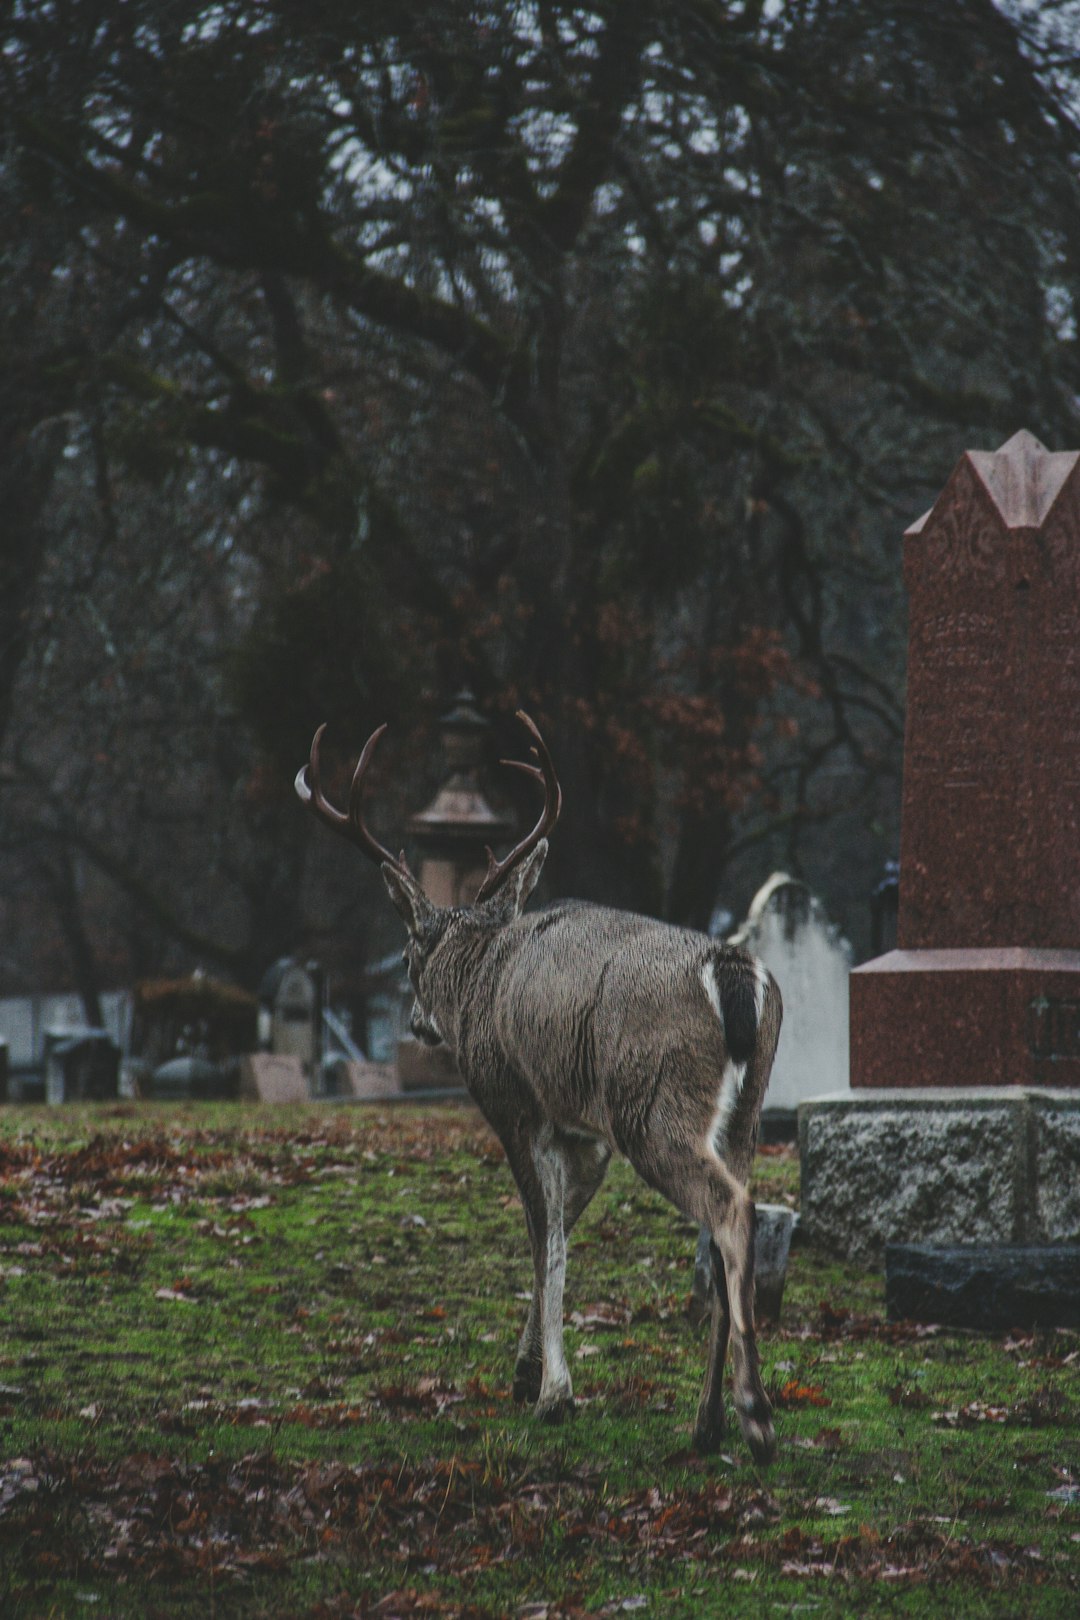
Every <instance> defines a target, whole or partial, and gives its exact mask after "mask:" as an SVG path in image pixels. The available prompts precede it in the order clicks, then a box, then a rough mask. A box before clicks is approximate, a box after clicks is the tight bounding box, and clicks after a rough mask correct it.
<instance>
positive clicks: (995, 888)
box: [851, 433, 1080, 1088]
mask: <svg viewBox="0 0 1080 1620" xmlns="http://www.w3.org/2000/svg"><path fill="white" fill-rule="evenodd" d="M904 578H905V583H906V585H907V589H908V595H909V601H910V630H909V644H908V698H907V731H906V737H905V748H904V785H903V804H902V821H901V840H900V909H899V917H898V926H897V949H896V950H895V951H891V952H890V953H889V954H888V955H886V956H882V957H879V958H877V960H876V961H873V962H868V963H866V964H865V966H863V967H861V968H859V969H857V970H856V972H855V973H854V974H853V975H852V980H851V1083H852V1086H853V1087H895V1086H900V1087H904V1086H907V1087H913V1086H1016V1085H1020V1086H1046V1087H1068V1088H1080V451H1069V452H1063V453H1053V452H1050V451H1048V450H1046V449H1045V448H1044V447H1043V446H1042V445H1041V444H1040V443H1039V442H1038V440H1037V439H1035V438H1033V437H1032V435H1031V434H1030V433H1018V434H1016V435H1015V437H1014V438H1012V439H1010V440H1009V441H1008V443H1007V444H1005V445H1003V446H1002V447H1001V449H1000V450H997V451H994V452H984V451H969V452H968V453H967V454H966V455H964V456H963V457H962V458H961V460H960V462H959V464H958V466H957V467H956V469H955V471H954V472H953V474H952V477H951V478H950V479H949V482H948V483H947V484H946V486H945V488H944V490H943V491H942V493H941V495H940V496H939V497H938V499H937V501H936V502H935V503H934V505H933V507H932V508H931V509H930V511H929V512H928V513H927V514H926V516H925V517H923V518H921V519H920V521H919V522H918V523H916V524H914V525H913V527H912V528H910V529H909V530H908V531H907V534H906V535H905V536H904Z"/></svg>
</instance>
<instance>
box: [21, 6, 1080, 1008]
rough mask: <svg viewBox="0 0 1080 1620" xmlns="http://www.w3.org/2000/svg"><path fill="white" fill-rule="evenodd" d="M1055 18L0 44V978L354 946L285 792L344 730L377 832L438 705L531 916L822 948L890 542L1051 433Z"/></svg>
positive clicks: (884, 616)
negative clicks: (752, 934)
mask: <svg viewBox="0 0 1080 1620" xmlns="http://www.w3.org/2000/svg"><path fill="white" fill-rule="evenodd" d="M1077 11H1078V8H1077V6H1076V5H1074V4H1064V5H1063V4H1050V3H1043V4H1032V5H1028V6H1023V5H1019V4H1005V3H1002V4H1001V5H995V4H992V3H991V0H944V3H943V0H937V3H934V4H931V3H924V0H912V3H911V4H908V5H905V6H900V7H898V6H896V5H890V4H885V3H884V0H881V3H879V0H863V3H861V4H860V5H858V6H854V5H850V4H847V3H846V0H835V3H830V0H806V3H802V0H787V3H782V4H781V3H778V4H776V5H770V6H764V5H762V4H761V3H760V0H759V3H754V0H747V3H743V4H739V3H732V4H722V3H719V0H664V3H663V4H658V3H652V4H646V3H644V0H618V3H616V0H600V3H596V4H593V5H591V6H589V7H579V6H574V5H562V4H556V3H546V0H536V3H532V4H521V5H500V6H476V5H471V4H467V3H464V0H458V3H452V0H420V3H416V4H401V3H394V4H389V3H378V0H372V3H369V4H366V5H364V6H355V5H352V4H347V3H345V0H307V3H304V4H299V3H296V0H258V3H254V0H244V3H233V0H217V3H213V4H198V3H194V0H153V3H150V0H8V3H7V5H6V6H5V8H4V17H5V22H4V30H3V37H4V49H3V54H2V56H0V73H2V80H0V90H2V94H0V137H2V144H0V243H2V246H0V278H2V297H0V324H2V331H3V340H4V342H3V355H4V366H3V372H2V374H0V496H2V499H3V508H2V511H3V522H4V541H3V552H2V555H0V731H2V752H0V925H2V944H0V987H3V988H8V989H22V988H27V987H34V986H38V985H40V984H41V982H42V981H43V980H45V981H47V982H50V983H57V982H76V983H77V984H78V986H79V988H80V989H81V990H82V991H83V995H84V1000H86V1001H87V1004H88V1006H91V1005H92V998H93V996H94V994H95V993H96V991H97V990H98V989H100V988H101V987H102V986H103V985H104V984H105V983H113V982H116V983H121V982H126V981H127V980H128V979H130V978H131V977H132V976H140V975H144V974H148V973H158V972H162V971H167V970H173V969H176V968H178V967H183V966H185V965H186V966H190V965H191V964H192V963H193V962H195V961H199V962H202V963H205V964H206V965H207V966H209V967H213V968H216V969H218V970H219V971H224V972H226V973H228V974H230V975H231V976H232V977H234V978H235V979H237V980H238V981H239V982H241V983H243V984H246V985H249V986H250V985H252V984H254V983H255V982H256V981H257V979H258V977H259V976H260V974H261V972H262V970H263V969H264V968H265V967H266V965H267V964H268V963H269V962H270V961H272V960H273V959H274V957H275V956H277V955H280V954H281V953H282V952H284V951H287V950H291V949H296V948H302V949H310V950H315V951H318V952H319V953H320V954H322V955H324V957H325V958H326V959H327V960H329V961H330V962H331V963H335V962H337V963H348V962H352V963H354V964H355V963H358V962H359V961H360V960H361V959H362V958H363V956H364V955H365V954H368V953H370V952H373V951H378V950H380V949H382V948H384V947H385V946H386V945H387V944H392V943H393V942H394V939H395V937H396V935H395V933H394V923H393V918H392V916H387V915H386V908H384V907H383V906H382V903H381V897H380V890H379V885H378V878H377V874H375V873H374V872H373V871H371V870H369V869H366V868H364V867H363V863H359V862H354V861H350V858H349V856H348V854H347V852H345V851H344V850H343V849H339V848H329V847H326V846H327V845H329V844H330V843H331V841H330V840H326V839H325V837H324V836H323V835H321V834H320V833H319V832H318V831H317V829H315V828H314V826H313V825H312V824H310V823H309V822H308V821H307V819H306V818H304V817H302V816H301V814H300V813H299V809H298V806H297V804H296V801H295V799H294V797H293V794H292V777H293V775H294V774H295V771H296V768H297V766H298V765H299V764H300V763H301V761H302V760H303V759H304V758H305V757H306V753H307V748H308V745H309V743H310V738H311V734H312V732H313V730H314V728H315V725H316V724H317V723H318V722H320V721H321V720H324V719H325V720H328V721H329V722H330V729H329V731H328V734H327V750H328V751H329V752H330V753H331V755H333V751H334V750H335V749H336V750H337V754H336V758H337V761H338V764H339V766H341V767H343V766H344V765H345V764H346V762H347V760H348V758H349V750H350V749H353V750H355V749H356V748H357V747H358V746H359V743H360V742H361V741H362V740H363V738H364V737H366V735H367V734H368V732H369V731H371V730H372V729H373V728H374V726H375V725H376V724H378V723H380V722H381V721H382V720H384V719H389V720H390V721H391V722H392V735H391V738H390V739H389V740H388V742H387V744H386V745H385V746H384V749H383V750H381V753H382V754H383V755H384V757H383V758H382V759H381V760H380V771H379V772H378V773H377V780H376V784H375V791H376V799H375V801H374V804H373V809H372V818H373V820H375V822H376V823H377V824H378V825H380V826H382V827H383V828H385V837H386V838H387V839H388V840H390V841H393V839H394V838H395V837H400V829H401V828H402V827H403V825H404V818H405V816H406V813H407V811H408V809H411V808H415V807H416V806H417V805H418V804H419V803H421V802H423V800H424V798H425V796H426V795H427V793H428V792H429V791H430V789H431V787H432V786H433V784H434V780H435V777H436V776H437V774H438V771H439V762H438V760H437V759H436V758H434V757H433V753H434V749H433V736H434V720H435V718H436V716H437V715H438V714H439V712H440V711H441V710H442V709H443V708H445V707H446V706H447V704H448V702H449V699H450V697H451V695H452V693H453V692H454V691H455V690H456V689H457V688H458V687H460V686H461V685H462V684H463V683H468V684H469V685H471V686H472V688H473V689H474V691H475V692H476V693H477V695H478V697H479V699H480V701H481V704H482V705H483V707H484V708H485V710H486V711H487V712H488V713H489V714H490V715H491V716H492V717H493V718H494V720H495V733H496V736H495V742H496V750H497V752H501V753H505V752H507V751H508V750H511V751H516V750H517V749H519V747H520V742H519V737H518V734H517V732H518V728H517V727H516V724H515V722H514V721H513V718H512V715H513V711H514V709H515V708H516V707H517V706H518V705H519V704H523V705H524V706H526V707H527V708H528V709H529V710H530V712H531V713H533V714H534V716H535V717H536V718H537V719H538V721H539V722H540V724H541V726H542V728H543V729H544V731H545V734H546V735H547V736H548V738H549V741H550V743H551V746H552V750H553V753H554V755H555V758H556V760H557V763H558V766H559V770H560V774H561V777H562V781H563V786H564V790H565V806H566V807H565V811H564V817H563V822H562V825H561V826H560V831H559V834H558V837H557V838H556V841H555V845H554V847H553V850H552V855H551V860H550V864H549V888H550V890H551V891H552V892H557V893H575V894H579V895H582V896H585V897H590V898H600V899H605V900H608V901H613V902H615V903H617V904H623V905H631V906H635V907H639V908H642V909H647V910H650V911H654V912H656V913H658V914H660V915H664V916H668V917H670V918H673V919H675V920H679V921H685V922H688V923H691V924H694V925H696V926H704V925H706V924H707V923H708V921H709V918H710V915H711V914H712V912H713V910H714V908H715V907H716V906H718V905H720V906H726V907H727V908H729V909H730V910H732V911H733V912H736V913H738V912H740V911H741V910H742V908H743V907H744V906H745V903H746V902H747V900H748V899H749V897H750V895H751V894H752V893H753V891H754V889H755V888H756V887H757V884H758V883H759V882H760V881H761V880H762V879H763V878H764V877H765V876H766V875H767V873H768V872H769V871H770V870H771V869H772V868H773V867H775V866H776V865H779V864H783V865H786V866H787V867H788V868H789V869H793V870H794V871H796V872H797V873H800V874H801V875H804V876H805V877H806V878H807V879H808V880H809V881H810V882H811V883H812V884H813V885H814V886H815V888H817V889H818V891H819V892H821V893H822V894H823V896H824V898H825V900H826V902H827V904H828V906H829V908H830V910H831V911H832V912H833V914H834V915H835V916H836V917H837V918H838V919H839V920H840V921H841V923H842V924H843V926H844V927H845V929H846V930H847V931H848V932H849V933H850V934H851V936H852V937H853V938H854V939H855V942H856V945H857V947H859V948H864V947H865V945H866V915H867V913H866V896H867V894H868V891H869V889H870V888H871V886H872V884H873V883H874V881H876V879H877V877H878V876H879V875H880V871H881V868H882V865H883V862H884V860H885V859H886V858H887V857H888V856H890V855H892V854H894V853H895V849H896V843H897V826H896V822H897V815H898V800H899V793H898V785H899V768H900V761H901V744H902V727H903V708H902V704H903V666H904V606H903V595H902V582H901V577H900V536H901V534H902V531H903V529H904V528H905V527H906V526H907V524H908V523H909V522H911V521H912V520H913V519H914V518H916V517H917V516H918V515H919V514H920V512H921V511H922V510H923V509H924V508H925V506H926V505H928V504H929V502H930V500H931V499H932V498H933V496H934V494H935V493H936V491H937V489H938V488H939V487H940V485H941V483H942V482H943V481H944V479H945V477H946V476H947V474H948V471H949V469H950V467H951V465H952V464H953V462H954V461H955V459H956V457H957V456H958V454H959V453H960V452H961V451H962V450H963V449H965V448H967V447H969V446H970V447H991V448H992V447H996V445H997V444H999V443H1000V442H1001V441H1002V440H1003V439H1005V438H1006V437H1008V436H1009V435H1010V434H1011V433H1012V432H1014V431H1015V430H1016V429H1017V428H1018V427H1021V426H1026V427H1028V428H1030V429H1031V430H1032V431H1033V432H1035V433H1036V434H1038V435H1039V436H1040V437H1042V438H1043V439H1044V440H1045V441H1046V442H1047V443H1049V444H1050V445H1051V446H1052V447H1054V448H1061V447H1065V446H1068V445H1073V444H1075V443H1077V442H1080V440H1078V433H1080V422H1078V419H1077V418H1078V410H1077V393H1078V377H1080V365H1078V349H1077V332H1076V301H1077V296H1078V287H1080V284H1078V279H1077V270H1078V264H1080V175H1078V156H1080V148H1078V140H1077V128H1076V111H1075V109H1076V107H1077V106H1078V102H1077V52H1076V47H1075V41H1076V39H1077V38H1078V37H1080V27H1078V24H1080V16H1078V15H1077ZM503 774H504V775H508V774H509V773H503ZM497 781H498V778H495V782H497ZM494 785H495V783H494V782H493V787H494ZM526 787H527V784H526ZM499 788H500V790H501V791H504V792H506V793H514V794H516V793H517V792H518V791H519V790H518V786H517V782H516V778H515V779H514V780H513V781H511V782H506V783H504V784H499ZM521 808H522V813H523V814H526V813H528V809H529V808H531V807H529V806H528V805H527V804H523V805H522V806H521ZM395 829H396V830H395ZM343 861H346V862H349V865H348V867H347V868H346V867H343V866H342V862H343ZM343 874H344V883H343V881H342V878H343Z"/></svg>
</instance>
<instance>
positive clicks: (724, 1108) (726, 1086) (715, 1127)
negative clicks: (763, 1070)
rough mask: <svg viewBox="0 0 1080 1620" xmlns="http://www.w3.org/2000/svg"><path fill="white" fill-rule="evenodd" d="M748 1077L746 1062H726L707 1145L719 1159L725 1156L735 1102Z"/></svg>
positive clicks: (729, 1060) (710, 1122) (710, 1123)
mask: <svg viewBox="0 0 1080 1620" xmlns="http://www.w3.org/2000/svg"><path fill="white" fill-rule="evenodd" d="M745 1078H746V1064H745V1063H733V1062H732V1061H731V1059H730V1058H729V1059H728V1061H727V1062H726V1063H725V1064H724V1073H723V1078H722V1079H721V1081H720V1093H719V1096H718V1097H717V1099H716V1109H715V1111H714V1113H713V1117H712V1119H711V1120H710V1121H709V1131H708V1139H707V1146H708V1147H710V1148H711V1149H712V1151H713V1152H714V1153H715V1154H716V1156H717V1158H718V1159H722V1158H723V1156H724V1149H725V1147H726V1146H727V1133H728V1126H729V1125H730V1123H731V1116H732V1114H733V1113H734V1112H735V1104H736V1103H737V1102H738V1100H739V1093H740V1092H741V1091H742V1083H743V1081H744V1079H745Z"/></svg>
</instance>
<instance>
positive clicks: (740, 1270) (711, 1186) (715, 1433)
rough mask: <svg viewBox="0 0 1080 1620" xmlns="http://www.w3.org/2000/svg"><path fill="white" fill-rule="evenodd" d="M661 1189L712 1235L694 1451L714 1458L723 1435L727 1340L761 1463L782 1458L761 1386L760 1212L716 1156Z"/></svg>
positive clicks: (739, 1407)
mask: <svg viewBox="0 0 1080 1620" xmlns="http://www.w3.org/2000/svg"><path fill="white" fill-rule="evenodd" d="M669 1189H670V1190H669ZM662 1190H664V1191H667V1192H668V1196H669V1197H671V1196H672V1194H673V1192H674V1191H677V1192H678V1196H677V1197H676V1198H675V1202H676V1203H677V1204H678V1205H679V1207H680V1208H682V1209H683V1210H684V1211H685V1213H686V1214H688V1215H689V1216H690V1218H691V1219H692V1220H697V1221H700V1222H702V1223H703V1224H704V1226H705V1227H706V1228H707V1229H708V1232H709V1236H710V1248H709V1254H710V1259H711V1262H712V1272H713V1281H714V1283H715V1293H714V1297H713V1306H712V1317H711V1322H710V1329H709V1353H708V1362H707V1365H706V1369H705V1383H704V1385H703V1387H702V1391H701V1400H700V1403H699V1405H698V1414H697V1422H696V1425H695V1429H694V1444H695V1446H696V1447H697V1449H698V1450H699V1451H703V1452H706V1451H714V1450H715V1449H716V1447H717V1446H718V1445H719V1444H720V1441H721V1438H722V1436H723V1434H724V1403H723V1375H724V1360H725V1357H726V1353H727V1347H728V1341H729V1339H730V1342H731V1353H732V1385H733V1394H734V1398H735V1410H736V1413H737V1414H738V1418H739V1425H740V1427H741V1429H742V1432H743V1436H744V1438H745V1440H746V1443H747V1445H748V1446H749V1447H750V1451H751V1454H752V1455H753V1457H754V1460H755V1462H758V1463H768V1462H771V1461H772V1460H773V1457H774V1456H775V1454H776V1437H775V1435H774V1433H773V1423H772V1407H771V1406H770V1405H769V1398H768V1396H767V1395H766V1393H765V1388H764V1385H763V1384H762V1382H761V1369H760V1366H759V1362H758V1349H757V1339H756V1338H755V1335H754V1219H755V1217H754V1205H753V1202H752V1201H751V1199H750V1195H749V1194H748V1192H747V1191H746V1188H745V1187H744V1186H743V1185H742V1184H741V1183H740V1182H739V1181H738V1179H737V1178H736V1177H735V1176H734V1175H733V1174H732V1173H731V1171H730V1170H729V1169H728V1168H727V1166H726V1165H725V1164H724V1163H723V1162H722V1161H721V1160H720V1159H719V1158H717V1157H716V1156H715V1155H714V1154H713V1153H711V1152H708V1153H706V1154H704V1155H703V1156H702V1157H701V1158H700V1159H698V1160H697V1161H696V1163H695V1164H694V1168H693V1170H692V1172H691V1173H690V1175H689V1176H688V1175H687V1174H686V1172H685V1168H684V1170H683V1173H682V1175H677V1174H673V1175H672V1176H670V1177H669V1178H667V1185H666V1186H664V1187H663V1188H662Z"/></svg>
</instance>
